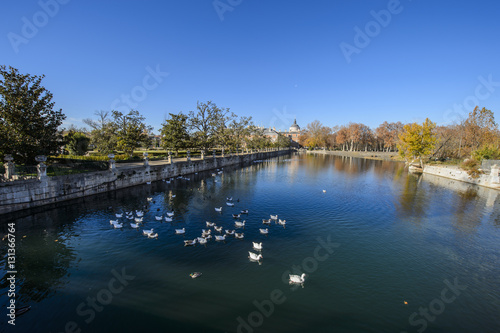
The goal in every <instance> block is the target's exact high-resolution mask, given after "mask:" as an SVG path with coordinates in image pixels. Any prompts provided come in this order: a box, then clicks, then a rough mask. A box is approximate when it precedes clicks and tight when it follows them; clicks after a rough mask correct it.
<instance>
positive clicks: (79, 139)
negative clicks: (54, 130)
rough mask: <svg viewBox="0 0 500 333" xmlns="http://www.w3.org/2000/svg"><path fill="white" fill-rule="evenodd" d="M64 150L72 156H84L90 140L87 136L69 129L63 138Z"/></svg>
mask: <svg viewBox="0 0 500 333" xmlns="http://www.w3.org/2000/svg"><path fill="white" fill-rule="evenodd" d="M64 139H65V141H66V149H67V150H68V151H69V153H70V154H72V155H84V154H85V153H86V152H87V150H88V147H89V143H90V138H89V137H88V136H87V134H85V133H83V132H81V131H78V130H74V129H70V130H69V132H68V134H66V136H65V138H64Z"/></svg>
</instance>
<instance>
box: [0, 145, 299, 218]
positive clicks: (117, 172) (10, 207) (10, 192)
mask: <svg viewBox="0 0 500 333" xmlns="http://www.w3.org/2000/svg"><path fill="white" fill-rule="evenodd" d="M289 153H290V151H288V150H281V151H269V152H258V153H250V154H242V155H232V156H226V157H216V158H213V157H207V158H205V159H201V158H198V159H191V160H189V161H188V160H187V159H186V158H184V159H182V160H181V159H179V160H174V161H173V163H168V162H167V161H154V162H149V163H144V162H136V163H123V164H116V168H115V169H114V170H108V171H98V172H91V173H82V174H73V175H65V176H54V177H42V178H40V179H29V180H20V181H14V182H8V183H1V184H0V202H1V204H0V215H1V214H7V213H12V212H15V211H20V210H24V209H30V208H35V207H40V206H44V205H49V204H55V203H59V202H63V201H67V200H72V199H78V198H82V197H85V196H90V195H95V194H99V193H104V192H109V191H114V190H117V189H122V188H127V187H132V186H136V185H141V184H148V183H151V182H154V181H159V180H163V179H167V178H172V177H179V176H186V175H189V174H194V173H197V172H202V171H208V170H214V169H218V168H223V167H226V166H232V165H245V164H248V163H252V162H253V161H256V160H264V159H268V158H272V157H276V156H280V155H285V154H289Z"/></svg>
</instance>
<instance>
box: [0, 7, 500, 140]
mask: <svg viewBox="0 0 500 333" xmlns="http://www.w3.org/2000/svg"><path fill="white" fill-rule="evenodd" d="M63 2H64V3H63ZM62 3H63V4H62ZM398 3H399V4H398ZM42 4H46V5H42ZM54 4H58V5H57V8H56V6H54ZM214 4H218V6H219V7H218V8H219V9H218V10H217V9H216V8H215V6H214ZM1 6H2V10H1V11H0V15H1V16H0V17H1V24H0V26H1V31H0V36H1V39H0V40H1V42H0V59H1V60H0V64H5V65H10V66H13V67H15V68H18V69H19V70H20V71H21V72H22V73H30V74H39V75H40V74H45V75H46V78H45V79H44V81H43V82H44V85H45V86H46V88H47V89H49V90H50V91H51V92H52V93H53V94H54V101H55V102H56V107H57V108H62V109H63V112H64V113H65V114H66V115H67V117H68V118H67V120H66V122H65V125H66V126H67V125H68V124H70V123H73V124H74V125H76V126H83V123H82V122H81V120H82V119H84V118H92V117H93V114H94V112H95V111H97V110H111V109H112V108H113V107H114V108H117V109H120V110H123V111H126V110H128V109H130V105H132V106H134V108H135V109H137V110H139V111H140V113H141V114H143V115H144V116H145V117H146V118H147V122H148V124H150V125H152V126H154V128H155V132H158V129H159V128H160V127H161V123H162V122H163V120H164V119H165V117H166V116H167V115H168V113H178V112H179V111H183V112H185V113H187V112H188V111H189V110H194V109H195V108H196V102H197V101H208V100H212V101H213V102H215V103H216V104H217V105H218V106H220V107H227V108H230V109H231V110H232V111H233V112H235V113H236V114H237V115H240V116H243V115H244V116H252V117H253V120H254V122H255V123H256V124H258V125H263V126H275V127H276V128H282V129H285V128H288V126H289V125H290V124H291V123H292V122H293V118H295V117H296V118H297V122H298V124H299V125H301V126H302V127H305V125H306V124H307V123H309V122H311V121H313V120H315V119H318V120H320V121H322V122H323V123H324V124H325V125H328V126H333V125H342V124H347V123H348V122H350V121H352V122H362V123H364V124H366V125H368V126H370V127H372V128H375V127H377V126H378V125H379V124H380V123H382V122H383V121H386V120H387V121H390V122H392V121H402V122H411V121H421V120H423V119H424V118H425V117H429V118H430V119H431V120H432V121H435V122H437V123H438V124H445V123H449V122H452V121H454V120H456V119H458V118H457V117H458V116H460V115H461V116H465V115H466V111H465V110H467V112H468V111H471V110H472V108H473V106H472V107H469V106H467V105H474V104H476V103H477V102H478V104H479V106H480V107H483V106H484V107H486V108H488V109H491V110H492V111H494V112H495V113H496V114H497V115H498V112H496V111H497V109H498V106H499V103H500V66H499V60H500V42H499V37H500V20H499V19H498V15H499V14H500V2H499V1H495V0H488V1H481V0H478V1H435V0H434V1H432V0H401V1H400V2H398V1H386V0H384V1H379V0H376V1H374V0H372V1H368V0H365V1H361V0H318V1H305V0H300V1H299V0H287V1H284V0H283V1H272V0H220V1H213V0H190V1H188V0H175V1H170V0H168V1H124V0H122V1H93V0H90V1H76V0H71V1H68V0H64V1H63V0H59V2H56V0H42V1H40V2H38V1H4V2H3V3H2V5H1ZM224 6H225V7H224ZM44 8H45V9H44ZM381 11H382V12H381ZM373 12H375V13H380V17H379V18H378V20H379V21H380V23H379V22H378V21H377V20H376V18H375V17H374V15H373V14H372V13H373ZM384 13H385V15H384ZM387 13H389V14H390V17H389V16H388V15H387ZM33 27H34V28H35V29H36V30H33V29H32V28H33ZM30 28H31V29H30ZM359 31H361V34H363V35H365V34H367V35H366V36H362V35H361V34H360V33H359ZM363 37H365V38H363ZM367 38H368V39H367ZM346 50H347V51H346ZM353 50H355V51H353ZM348 60H349V61H348ZM148 68H149V69H148ZM157 69H159V72H160V73H159V74H156V79H155V77H154V76H151V75H150V74H149V73H150V72H154V71H157ZM165 73H168V75H166V74H165ZM480 78H482V79H480ZM488 81H490V83H488ZM497 82H498V83H497ZM125 95H129V96H131V97H130V98H129V100H128V101H127V100H126V97H125V98H123V99H122V96H125ZM464 104H465V105H466V106H465V107H464V108H463V109H462V110H461V111H457V110H459V108H458V106H464ZM454 105H455V106H456V110H455V111H453V108H454ZM452 111H453V112H452ZM497 118H498V117H497ZM498 120H499V119H497V121H498Z"/></svg>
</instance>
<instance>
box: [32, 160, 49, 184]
mask: <svg viewBox="0 0 500 333" xmlns="http://www.w3.org/2000/svg"><path fill="white" fill-rule="evenodd" d="M35 161H37V162H38V165H37V166H36V169H37V171H38V180H43V179H45V178H47V166H46V165H45V163H44V162H45V161H47V156H45V155H38V156H36V157H35Z"/></svg>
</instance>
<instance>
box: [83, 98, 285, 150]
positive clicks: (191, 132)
mask: <svg viewBox="0 0 500 333" xmlns="http://www.w3.org/2000/svg"><path fill="white" fill-rule="evenodd" d="M96 115H97V116H98V118H97V119H95V120H93V119H85V120H84V122H85V123H86V124H87V125H88V126H89V127H90V128H91V131H90V133H89V134H90V143H91V144H92V145H94V147H95V149H97V150H98V151H99V152H101V153H110V152H113V151H115V150H122V151H124V152H125V153H127V154H129V155H131V154H132V153H133V151H134V150H135V149H136V148H138V147H145V148H147V147H149V146H150V145H151V136H150V134H151V133H152V128H150V127H148V126H146V124H145V122H144V121H145V118H144V117H143V116H141V115H140V114H139V112H138V111H136V110H132V111H130V112H129V113H128V114H126V115H124V114H122V113H121V112H118V111H111V112H106V111H99V112H97V113H96ZM160 139H161V146H162V147H163V148H164V149H166V150H172V151H175V152H176V153H177V152H178V151H179V150H182V149H189V148H194V149H204V150H207V149H210V148H216V147H221V148H227V149H231V150H235V149H241V148H242V147H246V148H252V149H257V148H268V147H289V146H290V139H289V138H287V137H285V136H283V135H280V136H279V137H278V140H276V141H275V142H273V141H271V139H270V138H269V137H266V136H265V135H264V133H263V129H261V128H258V127H256V126H255V125H254V124H253V123H252V119H251V117H238V116H237V115H236V114H234V113H233V112H231V111H230V110H229V109H228V108H226V109H224V108H219V107H218V106H217V105H216V104H215V103H213V102H211V101H208V102H206V103H200V102H198V104H197V107H196V110H195V111H189V113H188V114H187V115H186V114H184V113H182V112H180V113H178V114H174V113H170V114H169V118H168V119H166V120H165V121H164V122H163V124H162V127H161V129H160Z"/></svg>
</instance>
